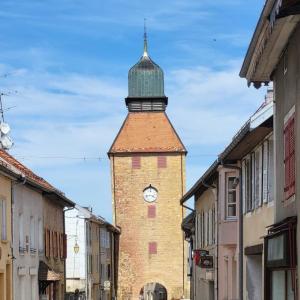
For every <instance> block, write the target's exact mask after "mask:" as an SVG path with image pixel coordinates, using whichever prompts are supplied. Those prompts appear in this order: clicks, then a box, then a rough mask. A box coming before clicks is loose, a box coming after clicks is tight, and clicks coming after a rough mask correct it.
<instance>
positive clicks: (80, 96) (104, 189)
mask: <svg viewBox="0 0 300 300" xmlns="http://www.w3.org/2000/svg"><path fill="white" fill-rule="evenodd" d="M263 5H264V0H251V1H245V0H217V1H211V0H210V1H209V0H164V1H157V0H152V1H141V0H130V1H128V0H126V1H125V0H110V1H99V0H88V1H87V0H48V1H38V0H18V1H16V0H9V1H6V0H2V1H1V9H0V27H1V31H0V48H1V51H0V92H1V93H3V94H5V95H4V96H2V100H3V104H4V108H5V121H6V122H8V123H9V125H10V127H11V129H12V131H11V136H12V138H13V140H14V147H13V148H12V149H11V150H10V153H11V154H12V155H14V156H15V157H16V158H17V159H19V160H20V161H22V162H23V163H24V164H25V165H26V166H28V167H30V168H31V169H32V170H33V171H34V172H36V173H37V174H38V175H40V176H42V177H44V178H45V179H46V180H47V181H49V182H50V183H51V184H53V185H54V186H55V187H56V188H58V189H60V190H61V191H63V192H64V193H65V194H66V196H67V197H69V198H70V199H71V200H73V201H74V202H76V203H78V204H79V205H82V206H92V207H93V211H94V212H95V214H98V215H101V216H103V217H105V218H106V219H107V220H109V221H111V220H112V209H111V181H110V166H109V159H108V157H107V151H108V149H109V147H110V146H111V144H112V142H113V139H114V137H115V136H116V134H117V133H118V130H119V128H120V126H121V125H122V122H123V120H124V119H125V117H126V114H127V109H126V106H125V102H124V98H125V97H126V96H127V74H128V70H129V68H130V67H131V66H132V65H134V64H135V63H136V62H137V61H138V59H139V58H140V56H141V55H142V50H143V23H144V18H146V19H147V31H148V49H149V54H150V56H151V58H152V59H153V60H154V61H155V62H156V63H157V64H159V65H160V66H161V67H162V69H163V70H164V74H165V94H166V95H167V96H168V97H169V105H168V107H167V114H168V116H169V118H170V119H171V121H172V123H173V125H174V127H175V128H176V130H177V132H178V134H179V135H180V137H181V139H182V141H183V143H184V144H185V146H186V148H187V149H188V156H187V166H186V168H187V188H190V187H191V186H192V185H193V183H194V182H195V181H196V180H197V179H198V178H199V177H200V176H201V175H202V174H203V172H204V171H205V170H206V169H207V168H208V167H209V166H210V164H211V163H212V162H213V161H214V160H215V159H216V158H217V155H218V154H219V153H220V152H222V150H223V149H224V147H225V146H226V145H227V144H228V143H230V141H231V139H232V137H233V135H234V134H235V133H236V132H237V131H238V130H239V128H240V127H241V126H242V124H243V123H244V122H245V121H246V120H247V119H248V118H249V117H250V116H251V114H253V113H254V112H255V111H256V109H257V108H258V106H259V105H260V104H261V103H262V102H263V100H264V94H265V93H266V89H265V88H262V89H260V90H256V89H254V88H253V87H251V88H248V87H247V83H246V80H245V79H241V78H239V71H240V68H241V65H242V62H243V58H244V56H245V53H246V51H247V48H248V45H249V42H250V39H251V37H252V34H253V31H254V29H255V26H256V23H257V20H258V17H259V14H260V12H261V9H262V7H263Z"/></svg>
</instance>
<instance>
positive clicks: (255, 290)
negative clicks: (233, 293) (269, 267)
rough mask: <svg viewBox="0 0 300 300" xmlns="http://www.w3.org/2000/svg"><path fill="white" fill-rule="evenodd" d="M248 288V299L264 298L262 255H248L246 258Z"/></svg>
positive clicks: (259, 299)
mask: <svg viewBox="0 0 300 300" xmlns="http://www.w3.org/2000/svg"><path fill="white" fill-rule="evenodd" d="M246 289H247V295H248V298H247V299H249V300H261V299H262V295H263V293H262V255H248V256H247V258H246Z"/></svg>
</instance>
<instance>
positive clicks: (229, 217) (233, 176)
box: [225, 172, 237, 220]
mask: <svg viewBox="0 0 300 300" xmlns="http://www.w3.org/2000/svg"><path fill="white" fill-rule="evenodd" d="M231 178H233V179H235V178H236V176H235V175H233V173H232V172H228V173H226V175H225V192H226V199H225V205H226V207H225V218H226V220H236V219H237V189H236V188H234V189H230V190H229V179H231ZM230 192H234V194H235V203H229V201H228V199H229V193H230ZM232 205H234V206H235V216H229V206H232Z"/></svg>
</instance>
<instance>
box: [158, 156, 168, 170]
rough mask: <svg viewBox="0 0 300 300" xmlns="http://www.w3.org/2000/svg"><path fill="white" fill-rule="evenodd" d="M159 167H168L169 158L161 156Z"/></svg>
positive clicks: (159, 157)
mask: <svg viewBox="0 0 300 300" xmlns="http://www.w3.org/2000/svg"><path fill="white" fill-rule="evenodd" d="M157 167H158V168H166V167H167V157H166V156H165V155H159V156H158V157H157Z"/></svg>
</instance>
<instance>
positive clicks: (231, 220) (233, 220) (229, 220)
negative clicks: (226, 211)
mask: <svg viewBox="0 0 300 300" xmlns="http://www.w3.org/2000/svg"><path fill="white" fill-rule="evenodd" d="M237 220H238V218H237V217H232V218H227V219H225V220H224V223H231V222H236V221H237Z"/></svg>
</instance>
